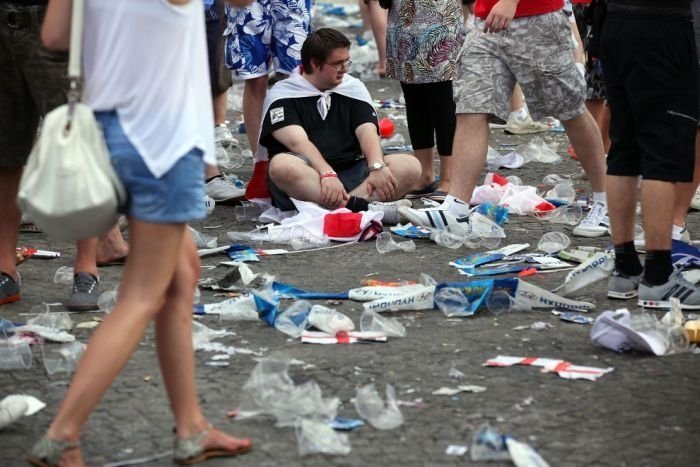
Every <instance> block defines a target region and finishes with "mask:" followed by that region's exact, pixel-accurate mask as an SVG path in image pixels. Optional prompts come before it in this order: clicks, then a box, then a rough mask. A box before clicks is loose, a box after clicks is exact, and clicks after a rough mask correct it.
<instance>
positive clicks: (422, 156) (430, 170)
mask: <svg viewBox="0 0 700 467" xmlns="http://www.w3.org/2000/svg"><path fill="white" fill-rule="evenodd" d="M434 153H435V149H434V148H426V149H416V150H415V151H414V153H413V154H414V155H415V156H416V159H418V162H420V165H421V176H420V178H419V179H418V181H417V182H416V184H415V185H414V186H413V188H412V190H421V189H424V188H425V187H427V186H429V185H430V184H431V183H433V182H434V181H435V158H434ZM451 167H452V156H440V181H439V182H438V187H437V189H436V191H444V192H445V193H447V191H448V190H449V188H450V173H451Z"/></svg>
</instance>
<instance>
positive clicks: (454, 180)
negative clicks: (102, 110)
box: [449, 114, 489, 203]
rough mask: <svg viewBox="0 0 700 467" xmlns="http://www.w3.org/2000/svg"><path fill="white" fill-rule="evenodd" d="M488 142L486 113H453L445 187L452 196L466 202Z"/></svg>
mask: <svg viewBox="0 0 700 467" xmlns="http://www.w3.org/2000/svg"><path fill="white" fill-rule="evenodd" d="M488 144H489V125H488V121H487V115H486V114H457V128H456V129H455V139H454V144H453V145H452V158H453V160H452V175H451V177H450V178H451V181H450V191H449V193H450V194H451V195H452V196H454V197H456V198H459V199H461V200H462V201H464V202H466V203H469V201H470V200H471V198H472V192H473V191H474V187H475V186H476V184H477V182H478V181H479V178H480V177H481V171H482V170H483V168H484V164H485V163H486V152H487V149H488Z"/></svg>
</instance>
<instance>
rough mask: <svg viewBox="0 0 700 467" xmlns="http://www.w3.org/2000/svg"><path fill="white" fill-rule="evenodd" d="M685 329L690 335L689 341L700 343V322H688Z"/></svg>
mask: <svg viewBox="0 0 700 467" xmlns="http://www.w3.org/2000/svg"><path fill="white" fill-rule="evenodd" d="M683 327H684V328H685V332H687V333H688V341H690V342H694V343H700V320H691V321H686V322H685V324H684V325H683Z"/></svg>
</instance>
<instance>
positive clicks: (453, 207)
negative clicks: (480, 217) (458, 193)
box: [442, 195, 469, 217]
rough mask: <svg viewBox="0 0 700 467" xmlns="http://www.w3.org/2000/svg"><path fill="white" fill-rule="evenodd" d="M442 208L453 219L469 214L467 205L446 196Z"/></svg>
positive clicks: (457, 199) (450, 196)
mask: <svg viewBox="0 0 700 467" xmlns="http://www.w3.org/2000/svg"><path fill="white" fill-rule="evenodd" d="M442 207H443V208H447V212H449V213H450V214H452V215H453V216H455V217H463V216H466V215H468V214H469V203H465V202H464V201H462V200H461V199H459V198H456V197H454V196H452V195H447V196H446V197H445V201H443V203H442Z"/></svg>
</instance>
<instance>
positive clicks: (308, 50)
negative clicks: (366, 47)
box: [301, 28, 350, 73]
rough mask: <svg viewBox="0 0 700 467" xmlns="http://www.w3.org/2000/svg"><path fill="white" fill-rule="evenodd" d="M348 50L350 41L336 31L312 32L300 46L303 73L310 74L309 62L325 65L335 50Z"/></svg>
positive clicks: (321, 30) (322, 29) (328, 29)
mask: <svg viewBox="0 0 700 467" xmlns="http://www.w3.org/2000/svg"><path fill="white" fill-rule="evenodd" d="M341 48H342V49H349V48H350V40H349V39H348V38H347V37H346V36H345V34H343V33H342V32H340V31H338V30H337V29H332V28H321V29H317V30H316V31H314V32H313V33H312V34H311V35H310V36H309V37H307V38H306V40H305V41H304V45H302V46H301V64H302V65H303V66H304V72H305V73H312V68H311V60H316V61H318V62H319V63H325V62H326V60H327V59H328V57H329V56H330V54H331V53H332V52H333V50H335V49H341Z"/></svg>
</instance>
